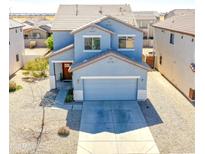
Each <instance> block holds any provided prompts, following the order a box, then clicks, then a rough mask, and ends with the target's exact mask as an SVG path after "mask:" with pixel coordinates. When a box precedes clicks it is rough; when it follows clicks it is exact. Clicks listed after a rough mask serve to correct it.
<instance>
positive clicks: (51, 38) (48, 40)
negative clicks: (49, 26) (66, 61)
mask: <svg viewBox="0 0 205 154" xmlns="http://www.w3.org/2000/svg"><path fill="white" fill-rule="evenodd" d="M45 43H46V45H47V47H48V48H49V49H51V50H53V35H51V36H49V37H48V38H47V40H46V42H45Z"/></svg>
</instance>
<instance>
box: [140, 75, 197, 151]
mask: <svg viewBox="0 0 205 154" xmlns="http://www.w3.org/2000/svg"><path fill="white" fill-rule="evenodd" d="M148 98H149V100H148V101H146V102H140V103H139V104H140V107H141V110H142V112H143V114H144V116H145V119H146V121H147V124H148V125H149V128H150V130H151V132H152V135H153V137H154V139H155V142H156V143H157V146H158V148H159V150H160V153H163V154H167V153H177V154H182V153H194V151H195V133H194V132H195V128H194V126H195V124H194V123H195V122H194V119H195V108H194V106H193V105H192V104H190V103H189V101H188V100H187V99H186V98H185V97H184V96H183V95H182V94H181V93H180V92H179V91H178V90H176V89H175V88H174V87H173V86H172V85H171V84H170V83H169V82H168V81H167V80H166V79H165V78H163V77H162V76H161V75H160V73H159V72H149V75H148Z"/></svg>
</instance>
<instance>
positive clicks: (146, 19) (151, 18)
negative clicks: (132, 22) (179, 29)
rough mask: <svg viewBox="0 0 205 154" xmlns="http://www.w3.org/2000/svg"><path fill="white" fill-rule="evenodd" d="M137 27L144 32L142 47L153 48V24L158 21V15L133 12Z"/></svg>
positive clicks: (153, 12)
mask: <svg viewBox="0 0 205 154" xmlns="http://www.w3.org/2000/svg"><path fill="white" fill-rule="evenodd" d="M134 15H135V19H136V22H137V25H138V27H139V28H140V29H141V30H142V31H143V32H144V37H143V40H144V42H143V47H153V39H154V36H153V27H152V26H151V25H152V24H153V23H156V22H157V21H159V20H160V14H159V13H158V12H156V11H138V12H134Z"/></svg>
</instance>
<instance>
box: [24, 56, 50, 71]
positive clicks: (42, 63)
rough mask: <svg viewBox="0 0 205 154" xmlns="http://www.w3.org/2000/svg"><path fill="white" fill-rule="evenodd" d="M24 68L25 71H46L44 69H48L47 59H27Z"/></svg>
mask: <svg viewBox="0 0 205 154" xmlns="http://www.w3.org/2000/svg"><path fill="white" fill-rule="evenodd" d="M24 70H27V71H46V70H48V59H46V58H36V59H34V60H32V61H29V62H28V63H27V64H26V65H25V66H24Z"/></svg>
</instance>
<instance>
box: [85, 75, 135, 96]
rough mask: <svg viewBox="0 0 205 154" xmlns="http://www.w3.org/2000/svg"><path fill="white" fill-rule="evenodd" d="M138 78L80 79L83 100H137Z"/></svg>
mask: <svg viewBox="0 0 205 154" xmlns="http://www.w3.org/2000/svg"><path fill="white" fill-rule="evenodd" d="M138 78H139V77H138V76H92V77H81V79H82V80H83V91H84V94H83V97H84V100H137V93H138Z"/></svg>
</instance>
